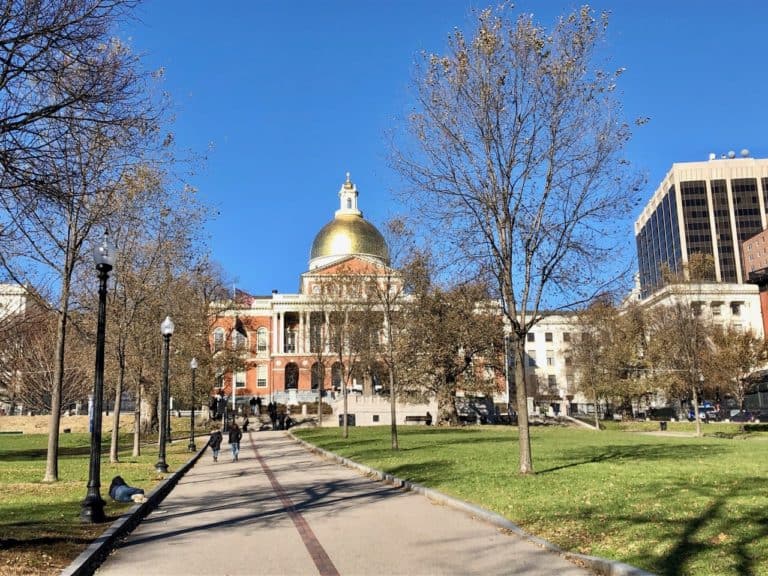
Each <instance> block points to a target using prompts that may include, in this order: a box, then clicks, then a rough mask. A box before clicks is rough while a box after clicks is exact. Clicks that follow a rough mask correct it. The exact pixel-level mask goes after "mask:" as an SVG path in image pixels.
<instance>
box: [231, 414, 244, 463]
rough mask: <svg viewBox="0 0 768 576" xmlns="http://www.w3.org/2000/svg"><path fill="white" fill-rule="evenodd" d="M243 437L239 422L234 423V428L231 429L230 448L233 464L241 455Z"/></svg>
mask: <svg viewBox="0 0 768 576" xmlns="http://www.w3.org/2000/svg"><path fill="white" fill-rule="evenodd" d="M242 437H243V433H242V432H241V431H240V426H238V425H237V422H233V423H232V427H231V428H230V429H229V447H230V449H231V450H232V462H237V457H238V456H239V455H240V439H241V438H242Z"/></svg>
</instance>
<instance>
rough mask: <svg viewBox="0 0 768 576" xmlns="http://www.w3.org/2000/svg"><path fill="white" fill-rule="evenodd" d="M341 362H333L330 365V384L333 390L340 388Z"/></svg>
mask: <svg viewBox="0 0 768 576" xmlns="http://www.w3.org/2000/svg"><path fill="white" fill-rule="evenodd" d="M341 375H342V374H341V362H334V363H333V366H331V385H332V386H333V389H334V390H341Z"/></svg>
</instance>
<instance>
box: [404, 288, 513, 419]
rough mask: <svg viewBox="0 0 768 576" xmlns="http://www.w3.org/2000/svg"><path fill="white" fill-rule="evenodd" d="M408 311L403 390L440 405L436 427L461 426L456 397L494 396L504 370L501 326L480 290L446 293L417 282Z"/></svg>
mask: <svg viewBox="0 0 768 576" xmlns="http://www.w3.org/2000/svg"><path fill="white" fill-rule="evenodd" d="M417 286H418V288H417V289H416V291H415V293H414V294H413V298H412V300H411V301H410V302H408V304H406V305H405V306H404V307H403V308H404V314H405V316H406V322H407V327H406V331H405V332H406V333H405V334H404V335H401V339H400V344H401V346H400V349H399V353H400V358H399V365H400V367H401V370H400V380H401V384H402V385H403V386H404V387H406V388H408V389H410V390H415V391H419V392H421V393H422V394H424V395H426V396H429V397H435V398H437V401H438V413H437V419H436V421H437V422H438V423H442V424H449V425H456V424H458V411H457V407H456V395H457V392H459V391H462V392H464V393H465V394H480V395H484V396H487V395H491V394H493V393H494V392H495V391H496V376H495V375H496V370H497V369H499V368H501V367H502V365H501V363H500V362H499V358H500V357H501V356H502V352H503V346H504V345H503V341H502V338H503V325H502V321H501V318H500V317H499V315H498V308H497V307H496V306H490V305H489V297H488V296H489V294H488V289H487V287H486V286H483V285H482V284H463V285H458V286H454V287H451V288H447V289H443V288H440V287H438V286H435V285H433V284H432V283H431V282H429V281H428V279H424V281H422V282H419V283H418V284H417Z"/></svg>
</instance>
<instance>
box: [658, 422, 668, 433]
mask: <svg viewBox="0 0 768 576" xmlns="http://www.w3.org/2000/svg"><path fill="white" fill-rule="evenodd" d="M666 429H667V423H666V422H665V421H664V420H662V421H661V422H659V430H661V431H662V432H663V431H664V430H666Z"/></svg>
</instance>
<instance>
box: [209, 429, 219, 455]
mask: <svg viewBox="0 0 768 576" xmlns="http://www.w3.org/2000/svg"><path fill="white" fill-rule="evenodd" d="M221 440H222V437H221V430H219V429H218V428H217V429H216V430H213V431H212V432H211V437H210V438H209V439H208V446H210V447H211V450H212V451H213V461H214V462H218V461H219V450H221Z"/></svg>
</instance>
